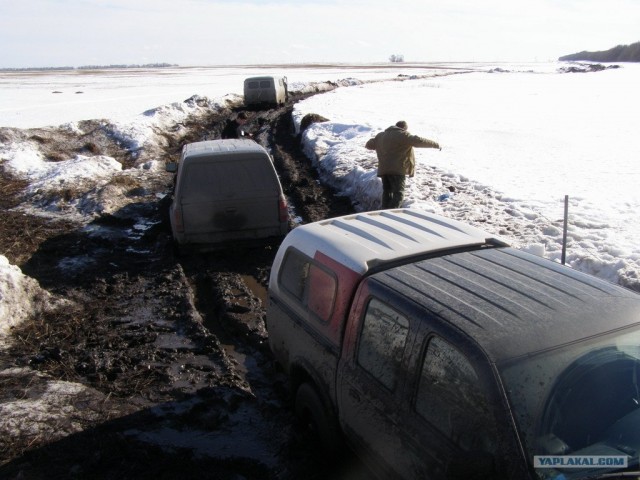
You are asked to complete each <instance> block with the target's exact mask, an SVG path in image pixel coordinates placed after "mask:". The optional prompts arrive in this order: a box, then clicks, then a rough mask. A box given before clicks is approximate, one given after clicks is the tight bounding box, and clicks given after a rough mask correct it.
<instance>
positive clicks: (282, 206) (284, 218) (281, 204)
mask: <svg viewBox="0 0 640 480" xmlns="http://www.w3.org/2000/svg"><path fill="white" fill-rule="evenodd" d="M278 211H279V212H280V221H281V222H288V221H289V209H288V208H287V200H286V199H285V198H284V195H280V199H279V200H278Z"/></svg>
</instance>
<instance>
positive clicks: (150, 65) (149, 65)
mask: <svg viewBox="0 0 640 480" xmlns="http://www.w3.org/2000/svg"><path fill="white" fill-rule="evenodd" d="M177 66H178V65H176V64H171V63H145V64H144V65H82V66H80V67H22V68H0V72H33V71H41V70H53V71H58V70H104V69H109V68H114V69H116V68H167V67H177Z"/></svg>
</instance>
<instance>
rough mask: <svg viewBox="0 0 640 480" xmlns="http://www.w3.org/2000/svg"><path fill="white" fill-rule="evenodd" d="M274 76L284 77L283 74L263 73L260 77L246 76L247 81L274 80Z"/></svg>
mask: <svg viewBox="0 0 640 480" xmlns="http://www.w3.org/2000/svg"><path fill="white" fill-rule="evenodd" d="M274 78H284V77H283V76H282V75H262V76H260V77H249V78H245V80H244V81H245V82H254V81H256V80H273V79H274Z"/></svg>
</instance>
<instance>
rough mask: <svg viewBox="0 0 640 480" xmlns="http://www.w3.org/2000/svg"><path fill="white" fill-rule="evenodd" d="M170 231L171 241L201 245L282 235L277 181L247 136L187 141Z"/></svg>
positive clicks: (284, 221)
mask: <svg viewBox="0 0 640 480" xmlns="http://www.w3.org/2000/svg"><path fill="white" fill-rule="evenodd" d="M176 169H177V174H176V177H175V189H174V194H173V201H172V203H171V206H170V211H169V213H170V219H171V230H172V233H173V238H174V241H175V242H176V243H177V245H179V246H182V247H186V246H190V247H201V248H204V247H207V246H214V245H218V244H221V243H228V242H230V241H243V240H244V241H251V240H257V239H266V238H269V237H282V236H284V235H285V234H286V233H287V232H288V230H289V222H288V210H287V203H286V200H285V197H284V195H283V192H282V187H281V185H280V180H279V178H278V175H277V173H276V170H275V168H274V166H273V162H272V160H271V157H270V156H269V154H268V153H267V151H266V150H265V149H264V148H263V147H262V146H260V145H259V144H258V143H256V142H254V141H253V140H248V139H228V140H209V141H204V142H195V143H189V144H187V145H185V146H184V147H183V150H182V156H181V158H180V163H179V164H178V165H177V168H176V166H175V165H171V166H170V167H168V170H176Z"/></svg>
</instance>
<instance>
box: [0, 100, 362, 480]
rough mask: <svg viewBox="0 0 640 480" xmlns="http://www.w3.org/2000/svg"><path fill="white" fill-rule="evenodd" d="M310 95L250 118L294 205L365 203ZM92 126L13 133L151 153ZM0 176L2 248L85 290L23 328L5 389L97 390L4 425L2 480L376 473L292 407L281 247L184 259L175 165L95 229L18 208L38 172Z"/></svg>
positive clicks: (6, 393) (175, 135) (99, 150)
mask: <svg viewBox="0 0 640 480" xmlns="http://www.w3.org/2000/svg"><path fill="white" fill-rule="evenodd" d="M296 100H297V99H296V98H294V99H292V101H291V102H290V103H289V104H287V105H286V106H284V107H280V108H276V109H272V110H255V111H253V112H251V113H252V120H251V124H250V128H251V129H252V130H253V131H254V133H255V139H256V141H258V142H259V143H261V144H262V145H264V146H265V147H267V148H268V149H269V150H270V151H271V153H272V154H273V157H274V162H275V165H276V168H277V169H278V172H279V174H280V177H281V181H282V184H283V188H284V190H285V193H286V195H287V197H288V200H289V202H290V204H291V207H292V210H291V213H292V218H296V219H297V221H299V222H310V221H316V220H321V219H325V218H329V217H332V216H337V215H342V214H345V213H349V212H352V211H353V209H352V206H351V204H350V203H349V201H348V199H345V198H342V197H339V196H337V195H335V192H332V191H331V190H330V189H329V188H326V187H325V186H323V185H322V184H321V183H320V182H319V180H318V177H317V175H316V173H315V171H314V169H313V168H312V166H311V165H310V162H309V161H308V159H307V158H306V157H305V156H304V155H303V154H302V152H301V150H300V144H299V138H298V137H296V136H295V135H294V134H293V125H292V123H291V122H292V121H291V111H292V108H293V102H295V101H296ZM235 113H236V112H234V111H233V110H218V111H212V112H211V114H210V115H209V116H207V117H206V118H205V119H204V120H202V119H199V120H198V121H193V122H185V124H182V125H180V126H179V128H178V126H176V128H174V129H172V128H168V129H167V131H164V132H162V136H163V137H164V138H165V139H166V142H165V146H164V147H162V150H161V151H160V152H154V155H155V157H156V158H157V159H159V160H161V161H175V160H177V158H178V156H179V152H180V149H181V147H182V145H183V144H184V143H186V142H191V141H198V140H203V139H212V138H218V137H219V134H220V131H221V130H222V128H223V127H224V125H225V122H226V121H227V119H228V118H230V117H231V116H232V115H234V114H235ZM82 130H83V132H85V133H83V134H82V135H81V136H80V137H78V136H74V134H73V133H72V132H69V131H66V130H64V129H60V128H47V129H33V130H16V129H2V130H1V131H0V135H2V136H3V138H5V139H6V138H15V139H24V138H30V139H31V140H33V141H36V142H38V143H39V144H41V145H42V151H43V152H45V153H46V156H47V158H48V159H49V160H51V161H56V160H57V159H61V158H68V157H69V155H70V154H72V153H74V152H75V153H77V152H85V154H87V155H91V154H102V155H109V156H111V157H113V158H116V159H117V160H118V161H119V162H121V163H122V164H123V166H124V167H125V168H129V167H132V166H134V165H135V164H136V162H138V161H139V159H140V158H143V157H144V155H145V153H144V152H135V151H131V150H129V149H128V147H127V145H122V144H120V143H119V142H117V141H115V140H114V139H113V137H111V136H110V135H109V134H108V125H106V124H105V123H104V122H100V121H95V122H93V123H87V124H86V125H84V126H83V128H82ZM0 168H1V166H0ZM0 173H2V172H0ZM0 182H2V184H1V185H0V187H1V188H0V192H1V193H0V207H1V208H0V254H3V255H5V256H6V257H7V258H8V259H9V261H10V262H11V263H13V264H16V265H18V266H19V267H20V268H21V269H22V270H23V272H24V273H25V274H27V275H29V276H31V277H33V278H35V279H37V280H38V281H39V282H40V285H41V286H42V287H44V288H45V289H47V290H48V291H50V292H51V293H54V294H56V295H59V296H62V297H65V298H67V299H69V300H71V301H72V302H71V303H70V306H69V307H68V308H67V309H65V310H64V311H58V312H56V313H51V314H43V315H42V316H40V317H39V318H35V319H33V320H32V321H28V322H26V323H24V324H22V325H21V326H19V327H18V328H15V329H14V331H13V335H12V338H13V346H12V347H11V349H10V350H9V351H7V352H4V353H2V354H1V355H0V367H2V368H9V367H15V368H16V371H17V372H19V373H16V375H15V376H13V377H7V378H5V377H1V378H0V401H7V400H16V399H21V398H33V397H37V396H38V395H40V396H42V395H43V392H44V391H45V390H46V388H47V385H49V384H50V382H53V381H63V382H74V383H78V384H82V385H84V386H85V387H86V391H85V393H83V395H78V397H77V398H75V399H74V400H73V401H74V402H79V405H76V406H77V407H79V408H78V410H76V411H80V412H83V413H82V414H81V415H78V414H77V413H75V414H74V416H73V418H65V419H63V420H59V419H58V420H55V422H54V421H51V425H49V427H50V428H43V429H40V430H39V431H38V433H36V434H34V433H32V432H29V431H27V430H25V431H24V432H22V430H20V429H18V428H17V429H16V430H15V434H14V435H11V436H9V437H8V438H7V437H5V438H0V478H20V479H30V478H34V479H35V478H200V479H201V478H220V479H270V478H273V479H275V478H278V479H294V478H296V479H297V478H310V479H314V478H315V479H324V478H356V479H358V478H368V477H369V474H368V473H367V472H366V470H365V469H364V468H363V467H362V465H360V464H359V463H358V462H357V461H356V460H354V459H353V458H352V457H351V456H350V455H348V454H347V455H345V458H343V459H342V460H341V461H340V462H335V463H334V462H328V461H327V459H326V458H324V456H323V454H321V453H320V452H319V450H318V448H317V446H316V445H315V443H314V441H313V438H312V437H311V436H310V435H309V433H308V432H307V431H305V430H304V429H302V428H301V427H300V426H298V425H296V424H295V422H294V420H293V415H292V410H291V408H290V392H289V389H288V383H287V379H286V378H285V377H284V376H283V375H282V374H281V373H279V372H278V370H277V368H276V365H274V362H273V359H272V357H271V354H270V351H269V348H268V334H267V331H266V329H265V307H266V301H267V294H266V291H267V290H266V289H267V282H268V277H269V273H270V266H271V262H272V260H273V257H274V255H275V252H276V250H277V245H273V244H265V245H261V246H256V247H252V248H245V249H241V248H229V249H226V250H224V251H218V252H211V253H192V254H187V255H180V256H178V255H177V254H176V252H175V251H174V249H173V248H172V242H171V233H170V227H169V224H168V219H167V208H168V205H169V201H170V193H171V188H172V182H171V177H170V176H169V175H167V176H166V181H161V182H158V181H155V182H152V183H150V184H149V185H144V186H143V187H144V188H143V190H144V195H143V194H140V193H139V195H141V196H142V197H143V198H141V199H140V201H138V202H135V203H131V204H129V205H128V206H127V207H124V208H123V209H121V210H120V211H118V212H116V213H115V214H105V215H103V216H101V217H100V218H98V219H97V220H95V221H94V222H92V223H91V224H89V225H88V226H86V227H83V228H78V227H77V225H75V224H73V223H72V222H66V221H53V220H49V219H45V218H42V217H37V216H32V215H28V214H25V213H18V212H16V211H15V210H12V208H13V207H15V206H17V205H19V204H20V202H21V195H22V193H21V192H22V191H23V189H24V187H25V185H24V184H23V182H20V181H16V180H15V179H11V178H8V177H7V175H6V174H3V175H1V176H0ZM138 188H139V187H138ZM71 194H72V193H71V192H70V195H71ZM52 408H55V405H54V406H53V407H52Z"/></svg>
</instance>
